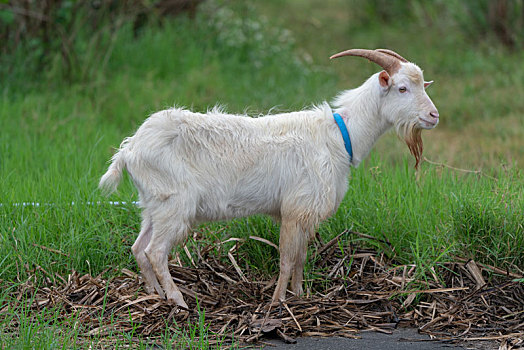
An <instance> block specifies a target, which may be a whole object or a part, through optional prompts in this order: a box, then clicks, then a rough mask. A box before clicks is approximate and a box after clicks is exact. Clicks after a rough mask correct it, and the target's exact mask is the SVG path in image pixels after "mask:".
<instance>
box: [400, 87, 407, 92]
mask: <svg viewBox="0 0 524 350" xmlns="http://www.w3.org/2000/svg"><path fill="white" fill-rule="evenodd" d="M398 91H400V92H401V93H404V92H406V91H408V89H407V88H406V87H405V86H402V87H399V88H398Z"/></svg>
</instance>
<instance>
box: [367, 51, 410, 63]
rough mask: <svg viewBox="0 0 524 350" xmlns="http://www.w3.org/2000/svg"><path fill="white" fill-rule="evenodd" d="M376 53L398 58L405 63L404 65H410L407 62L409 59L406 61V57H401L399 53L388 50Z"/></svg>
mask: <svg viewBox="0 0 524 350" xmlns="http://www.w3.org/2000/svg"><path fill="white" fill-rule="evenodd" d="M375 51H378V52H382V53H385V54H386V55H390V56H393V57H396V58H398V59H399V60H401V61H402V62H404V63H408V60H407V59H405V58H404V57H402V56H400V55H399V54H398V53H396V52H395V51H392V50H388V49H376V50H375Z"/></svg>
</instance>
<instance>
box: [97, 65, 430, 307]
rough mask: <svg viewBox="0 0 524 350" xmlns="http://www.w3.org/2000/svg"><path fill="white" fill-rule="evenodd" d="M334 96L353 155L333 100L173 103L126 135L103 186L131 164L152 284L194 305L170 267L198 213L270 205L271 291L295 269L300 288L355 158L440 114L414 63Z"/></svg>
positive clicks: (232, 214)
mask: <svg viewBox="0 0 524 350" xmlns="http://www.w3.org/2000/svg"><path fill="white" fill-rule="evenodd" d="M334 106H335V109H334V111H335V112H338V113H339V114H340V115H341V116H342V117H343V119H344V122H345V123H346V125H347V126H348V130H349V135H350V138H351V142H352V145H353V152H354V156H353V159H352V161H351V164H350V160H349V156H348V154H347V152H346V150H345V147H344V141H343V139H342V136H341V134H340V130H339V129H338V126H337V125H336V123H335V122H334V119H333V110H332V109H331V108H330V106H329V105H328V104H327V103H324V104H322V105H320V106H317V107H314V108H312V109H310V110H304V111H300V112H293V113H283V114H276V115H268V116H264V117H259V118H251V117H248V116H245V115H231V114H225V113H224V112H222V111H221V110H220V109H218V108H215V109H213V110H211V111H209V112H208V113H205V114H202V113H194V112H191V111H189V110H186V109H182V108H173V109H169V110H165V111H161V112H158V113H155V114H153V115H152V116H150V117H149V118H148V119H147V120H146V121H145V122H144V123H143V124H142V126H141V127H140V128H139V129H138V131H137V132H136V134H135V135H134V136H132V137H130V138H126V139H125V140H124V141H123V142H122V144H121V146H120V149H119V151H118V152H117V153H116V154H115V155H114V156H113V158H112V164H111V165H110V166H109V169H108V171H107V173H106V174H105V175H104V176H103V177H102V179H101V180H100V187H101V188H105V189H106V190H107V191H108V192H112V191H114V190H115V189H116V187H117V185H118V182H119V181H120V178H121V174H122V170H123V169H124V168H126V169H127V171H128V173H129V174H130V176H131V178H132V179H133V182H134V184H135V185H136V187H137V189H138V192H139V195H140V203H141V206H142V207H143V213H142V216H143V223H142V229H141V232H140V234H139V237H138V239H137V241H136V242H135V244H134V245H133V248H132V250H133V253H134V254H135V257H136V259H137V262H138V265H139V267H140V269H141V271H142V274H143V277H144V280H145V284H146V287H147V288H148V289H149V291H151V292H153V291H156V292H157V293H159V294H160V295H162V296H165V297H167V298H168V299H170V300H173V301H174V302H175V303H177V304H178V305H180V306H183V307H187V304H186V303H185V301H184V299H183V297H182V294H181V293H180V291H179V289H178V288H177V286H176V285H175V283H174V282H173V279H172V278H171V276H170V274H169V271H168V268H167V266H168V265H167V256H168V254H169V251H170V250H171V248H172V247H173V246H175V245H177V244H180V243H181V242H183V241H184V240H185V239H186V236H187V233H188V231H189V229H190V227H191V226H194V225H196V224H198V223H200V222H203V221H211V220H224V219H231V218H236V217H243V216H248V215H253V214H267V215H271V216H273V217H274V218H275V219H276V220H278V221H280V222H281V234H280V276H279V280H278V283H277V287H276V289H275V292H274V295H273V299H274V300H284V299H285V295H286V290H287V285H288V282H289V279H290V278H291V276H292V280H291V289H292V291H293V292H294V293H295V294H297V295H300V294H302V279H303V270H304V263H305V259H306V253H307V243H308V241H309V239H310V238H311V237H312V236H313V235H314V233H315V229H316V227H317V225H318V223H319V222H320V221H322V220H324V219H326V218H327V217H329V216H330V215H332V214H333V213H334V212H335V211H336V210H337V208H338V206H339V204H340V202H341V201H342V199H343V197H344V194H345V193H346V191H347V187H348V183H347V178H348V174H349V171H350V165H353V166H358V164H359V163H360V162H361V161H362V159H364V158H365V157H366V156H367V155H368V153H369V152H370V150H371V148H372V146H373V144H374V143H375V142H376V140H377V139H378V138H379V137H380V136H381V135H382V134H383V133H384V132H385V131H386V130H388V129H389V128H390V127H392V126H395V127H396V129H397V131H398V132H399V135H401V136H402V137H404V138H405V139H406V142H407V143H408V146H409V145H410V143H411V144H415V145H416V144H417V142H419V141H418V139H416V137H415V140H414V139H413V138H414V136H412V135H413V134H416V133H417V132H419V130H420V129H421V128H432V127H434V126H435V125H436V123H437V121H438V119H437V120H435V119H434V118H433V119H432V118H431V117H430V116H434V115H435V113H436V115H437V116H438V113H437V112H436V109H435V106H434V105H433V103H432V102H431V100H430V99H429V97H428V96H427V94H426V93H425V91H424V80H423V78H422V71H421V70H420V68H418V67H417V66H416V65H414V64H412V63H402V68H401V69H400V71H399V72H398V73H396V74H394V75H393V76H391V77H390V76H389V75H388V74H387V73H386V72H384V71H383V72H380V73H377V74H374V75H373V76H371V77H370V78H369V79H368V80H367V81H366V82H365V83H364V84H363V85H361V86H360V87H358V88H356V89H353V90H348V91H345V92H343V93H341V94H340V95H339V96H338V97H337V98H336V99H335V102H334ZM432 113H433V114H432ZM420 142H421V141H420ZM412 147H415V146H410V149H412ZM420 147H421V146H420ZM420 151H421V148H420ZM412 152H413V151H412ZM414 154H415V156H417V155H416V153H414ZM419 156H420V155H419Z"/></svg>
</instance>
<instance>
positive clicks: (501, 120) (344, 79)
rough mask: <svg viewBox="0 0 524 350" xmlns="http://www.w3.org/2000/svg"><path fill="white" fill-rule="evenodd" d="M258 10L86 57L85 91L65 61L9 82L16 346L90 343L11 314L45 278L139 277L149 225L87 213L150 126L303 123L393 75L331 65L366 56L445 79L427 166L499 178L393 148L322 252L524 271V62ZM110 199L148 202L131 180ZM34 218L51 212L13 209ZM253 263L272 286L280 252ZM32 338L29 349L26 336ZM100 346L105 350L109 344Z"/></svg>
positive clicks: (173, 26) (432, 33)
mask: <svg viewBox="0 0 524 350" xmlns="http://www.w3.org/2000/svg"><path fill="white" fill-rule="evenodd" d="M333 3H334V4H338V5H340V4H341V2H340V1H333ZM245 6H247V5H243V4H240V3H233V4H232V5H231V7H225V8H224V9H223V10H224V11H223V12H218V14H213V13H214V12H213V11H210V12H209V13H207V12H206V11H203V13H202V14H200V16H199V17H198V18H197V19H196V22H192V21H189V20H187V19H184V18H177V19H175V20H174V21H173V22H170V23H166V24H165V25H164V26H163V27H162V28H155V27H149V28H147V29H146V30H145V32H144V33H143V35H142V36H141V37H140V38H138V39H133V38H132V35H131V30H130V28H129V27H124V28H123V29H122V30H121V31H119V32H118V36H117V37H116V40H115V41H114V44H113V46H112V47H111V50H112V51H111V55H110V56H108V60H107V61H106V62H105V63H104V64H100V65H98V62H96V61H95V60H93V59H92V58H90V57H86V58H85V60H86V61H85V62H84V64H85V66H84V67H83V68H82V69H83V70H84V71H86V72H88V73H89V74H87V73H82V74H78V77H80V78H78V79H77V80H75V81H74V82H73V83H68V82H66V81H65V80H63V79H61V78H60V77H61V73H60V66H59V61H55V64H54V66H53V67H51V68H50V69H49V70H48V71H45V72H42V73H40V74H34V73H32V72H31V71H30V70H29V69H25V68H24V65H22V64H20V63H16V59H19V58H20V56H16V57H15V58H13V61H12V62H11V63H12V64H13V67H15V68H16V69H13V70H11V71H10V73H9V74H7V73H5V71H2V72H3V73H2V74H4V75H3V77H5V78H6V79H3V81H5V84H3V85H2V91H1V95H0V125H1V129H0V130H1V131H0V179H2V181H1V182H0V202H1V203H2V206H0V257H1V258H0V285H1V286H2V292H1V293H0V308H2V307H4V306H6V307H7V309H6V310H7V311H6V312H4V313H2V315H0V320H1V321H0V324H1V326H0V329H2V331H1V332H2V333H1V335H0V347H2V348H13V347H15V348H34V347H36V348H40V347H42V348H70V347H71V346H72V345H73V344H75V343H77V342H78V337H79V334H80V332H82V331H83V330H81V329H78V328H75V327H72V326H71V325H72V324H74V320H69V321H67V322H62V323H58V322H55V320H56V317H57V313H59V312H60V310H58V309H56V310H55V309H53V310H43V311H42V312H41V313H39V314H30V313H29V311H28V310H26V309H24V308H23V307H22V306H21V305H19V304H18V303H16V302H15V301H14V300H13V299H12V297H11V296H10V291H11V289H10V288H14V287H13V286H16V285H18V284H19V283H22V282H24V281H25V280H26V279H27V278H28V275H29V274H30V272H31V271H34V270H35V268H37V267H40V268H42V269H43V270H45V271H47V272H48V273H49V274H50V275H54V273H59V274H67V273H68V272H69V271H71V269H75V270H77V271H80V272H90V273H92V274H98V273H100V272H101V271H103V270H104V269H106V268H108V267H115V268H117V269H118V268H121V267H126V268H131V269H134V270H136V263H135V262H134V259H133V257H132V254H131V252H130V246H131V245H132V244H133V241H134V239H135V238H136V235H137V232H138V230H139V224H140V218H139V210H138V209H137V208H136V207H135V206H133V205H131V204H129V205H123V206H110V205H107V204H100V205H98V204H94V205H93V204H87V202H97V201H104V200H106V199H105V198H103V197H102V196H101V194H100V193H99V192H98V190H97V188H96V186H97V182H98V179H99V177H100V176H101V175H102V174H103V173H104V172H105V168H106V166H107V160H108V159H109V158H110V156H111V155H112V153H113V149H114V147H117V146H118V145H119V143H120V142H121V140H122V139H123V138H124V137H125V136H129V135H130V134H131V133H132V132H133V131H134V130H135V129H136V128H137V127H138V125H140V123H141V122H142V121H143V120H144V119H145V117H146V116H147V115H148V114H150V113H152V112H154V111H156V110H159V109H163V108H166V107H170V106H173V105H175V104H176V105H184V106H188V107H191V108H193V109H195V110H199V111H205V110H206V109H207V108H209V107H212V106H213V105H214V104H215V103H220V104H222V105H224V106H226V109H227V110H228V111H231V112H244V111H247V112H248V113H249V114H253V115H256V114H258V113H264V112H267V111H268V110H269V109H271V108H272V107H274V106H277V108H276V109H277V110H282V111H287V110H293V109H299V108H304V107H307V106H309V105H311V104H312V103H317V102H320V101H322V100H324V99H330V98H332V97H333V96H334V95H335V94H336V92H337V91H338V90H340V89H344V88H350V87H356V86H357V85H358V84H360V83H361V82H363V81H364V79H366V78H367V77H368V76H369V75H370V74H372V73H374V72H375V71H377V67H376V66H374V65H372V64H368V63H366V62H365V61H363V60H358V59H347V60H345V61H342V60H341V61H338V60H337V61H333V62H329V60H328V59H327V57H329V55H330V54H332V53H334V52H337V51H340V50H342V49H346V48H349V47H379V46H386V47H390V48H394V49H395V50H398V52H400V53H401V54H403V55H404V56H406V57H408V58H413V59H414V60H415V61H416V62H418V63H419V64H420V65H421V66H422V67H423V68H424V69H425V74H426V77H427V78H428V79H434V80H435V81H436V83H435V85H434V86H433V87H431V90H430V91H429V93H430V95H431V97H432V98H433V100H434V102H435V104H436V105H437V107H438V108H439V111H440V114H441V116H442V123H441V125H439V127H438V128H437V129H436V130H434V131H431V132H428V133H425V134H424V138H425V146H426V150H425V155H426V156H427V157H428V158H430V159H432V160H435V161H438V162H443V163H446V164H449V165H453V166H455V167H466V168H467V167H471V168H472V169H474V170H477V169H480V170H482V172H483V173H484V174H486V175H489V176H490V177H488V176H483V175H480V174H473V173H463V172H460V171H456V170H451V169H448V168H445V167H440V166H437V165H431V164H428V163H424V164H423V165H422V169H421V172H420V174H419V178H418V180H417V176H416V174H415V171H414V170H413V168H412V167H413V161H412V160H411V159H410V158H409V156H408V152H407V149H406V147H405V146H404V145H403V144H402V142H400V141H399V140H398V139H397V138H396V136H394V135H387V136H385V137H384V138H383V139H382V140H381V141H380V142H379V143H378V145H377V147H376V150H375V151H374V152H373V153H372V155H371V156H370V158H369V159H368V160H367V161H366V162H364V164H362V165H361V166H360V167H359V168H358V169H355V170H354V171H353V172H352V175H351V179H350V187H349V191H348V193H347V195H346V198H345V199H344V201H343V203H342V205H341V207H340V209H339V210H338V212H337V213H336V215H334V216H333V217H332V218H331V219H329V220H328V221H327V222H325V223H323V224H322V225H321V226H320V228H319V232H320V235H321V237H322V239H323V240H324V241H327V240H329V239H330V238H332V237H334V236H335V235H337V234H338V233H340V232H341V231H342V230H344V229H351V230H354V231H359V232H362V233H366V234H369V235H372V236H374V237H377V238H380V239H386V240H388V241H389V242H391V244H392V246H391V247H389V246H384V245H381V244H379V243H377V241H374V240H363V241H362V242H361V244H364V245H370V246H375V247H376V248H377V249H379V250H383V251H384V252H385V253H386V254H387V255H389V256H391V257H394V258H395V259H396V261H398V262H400V263H415V264H417V265H418V266H419V267H420V269H419V271H425V270H426V271H427V269H428V268H431V267H432V266H435V264H437V263H439V262H442V261H447V260H452V259H453V258H454V257H455V256H461V257H466V258H474V259H475V260H477V261H480V262H484V263H488V264H491V265H495V266H497V267H500V268H504V269H506V268H507V269H510V270H516V269H520V270H521V271H522V269H524V263H523V262H524V228H523V223H524V211H523V210H522V208H524V194H523V191H522V188H524V178H523V174H522V168H521V166H522V164H523V163H522V162H523V160H524V149H523V143H522V139H524V130H523V128H522V126H521V123H522V115H523V113H524V104H523V103H524V102H523V101H524V100H523V99H521V98H516V97H518V96H522V95H523V93H524V83H523V82H524V69H523V67H522V60H523V58H524V56H523V53H522V51H519V52H516V53H511V54H510V53H508V52H506V51H504V50H503V49H502V48H500V47H489V48H488V47H484V46H483V45H477V46H471V45H469V43H468V41H467V40H466V39H465V38H463V37H461V36H460V35H459V34H457V33H456V32H455V31H454V29H453V28H448V27H445V26H443V27H442V28H440V27H439V28H431V29H432V30H421V28H420V25H419V24H416V23H415V24H413V23H412V24H409V26H407V28H405V27H401V26H399V25H391V26H389V27H388V30H387V31H386V30H384V29H383V28H381V27H379V26H377V25H373V24H372V25H369V26H362V27H361V28H358V29H357V28H355V26H352V25H351V19H352V14H351V11H350V10H349V8H347V7H345V6H343V5H341V6H340V7H338V9H339V10H338V11H334V10H333V7H332V6H324V5H322V4H321V3H320V2H318V1H313V0H312V1H309V2H307V3H304V2H302V1H300V2H298V1H289V2H286V3H285V4H283V5H280V2H278V3H277V2H274V1H270V2H267V3H264V5H261V4H257V6H256V7H255V8H251V7H249V6H247V7H245ZM230 8H232V12H231V11H229V10H228V9H230ZM335 8H337V7H335ZM340 9H342V10H340ZM261 13H262V14H266V15H267V16H268V18H276V19H275V20H274V21H273V22H269V23H268V22H266V21H265V20H263V19H259V17H260V14H261ZM275 13H278V14H279V16H275V15H274V14H275ZM241 14H242V15H241ZM272 15H273V16H272ZM242 18H243V19H244V20H243V21H242V20H241V19H242ZM224 23H227V24H228V26H227V28H226V27H224ZM256 23H258V24H256ZM257 26H260V28H259V27H257ZM281 27H285V28H288V29H290V30H291V33H289V32H287V31H284V30H281V29H280V28H281ZM259 34H263V35H262V37H260V35H259ZM292 38H295V39H294V40H292ZM17 55H20V53H18V54H17ZM90 59H91V61H90ZM5 74H7V75H5ZM492 177H494V178H495V179H493V178H492ZM110 199H111V200H121V201H127V202H131V201H133V200H136V199H137V196H136V192H135V190H134V189H133V186H132V185H131V183H130V181H129V179H128V178H127V177H126V181H124V182H123V184H122V185H121V187H120V189H119V192H118V193H117V194H115V195H114V196H112V197H111V198H110ZM20 202H39V203H42V205H41V206H39V207H34V206H25V207H23V206H15V205H14V203H20ZM72 202H74V204H71V203H72ZM198 231H200V232H201V233H202V236H204V238H203V239H206V240H209V241H210V242H213V241H216V240H225V239H227V238H229V237H240V238H246V237H248V236H249V235H256V236H260V237H263V238H266V239H268V240H270V241H272V242H275V243H278V226H277V225H276V224H275V223H273V222H272V221H271V220H270V219H269V218H266V217H259V216H256V217H252V218H246V219H239V220H234V221H231V222H227V223H211V224H209V225H204V226H202V227H200V228H198ZM345 239H347V240H351V241H353V242H355V241H357V240H362V239H360V238H358V237H355V236H348V237H345ZM190 244H193V243H192V242H190ZM231 244H233V243H231ZM226 248H227V246H226ZM49 249H54V250H56V251H58V252H59V253H58V252H56V251H55V252H53V251H50V250H49ZM239 249H240V251H239V254H240V256H242V257H243V260H244V261H242V262H240V261H239V263H240V264H245V265H248V266H250V267H251V268H253V269H256V270H258V271H259V272H260V274H261V275H265V276H269V275H271V274H274V273H276V272H277V269H278V254H277V251H276V250H275V249H274V248H272V247H270V246H268V245H266V244H264V243H260V242H257V241H254V240H246V242H245V243H244V244H243V245H241V246H240V248H239ZM221 252H222V253H223V250H222V251H221ZM221 252H220V251H219V250H218V249H217V250H216V253H217V254H221ZM181 256H182V258H184V254H181ZM186 263H187V261H186ZM312 266H313V265H312V263H311V262H309V263H308V266H306V273H307V276H306V277H307V278H314V277H315V271H314V270H313V268H312ZM37 270H38V269H37ZM40 271H41V270H40ZM37 273H42V272H37ZM8 315H10V316H8ZM15 322H17V324H19V326H18V328H17V329H18V334H12V333H10V329H11V328H10V327H12V325H13V324H14V323H15ZM10 325H11V326H10ZM193 326H194V327H193V328H191V327H190V328H189V331H188V333H184V334H173V333H171V332H169V331H168V330H167V328H166V334H165V344H170V342H171V340H172V339H174V338H177V337H182V338H183V339H185V340H187V342H188V344H198V341H199V340H198V339H195V338H198V337H197V336H196V335H197V334H204V333H205V322H204V321H203V320H201V324H199V325H193ZM181 332H182V331H181ZM191 332H193V333H191ZM57 334H58V336H57ZM117 336H118V337H120V338H121V339H122V340H121V343H119V346H122V347H124V346H125V345H126V344H131V343H133V342H135V341H136V339H139V343H138V344H139V347H146V345H147V339H141V338H139V335H133V334H132V333H126V334H119V335H115V337H117ZM137 337H138V338H137ZM126 339H127V340H126ZM203 339H204V340H205V338H203ZM101 341H103V339H99V338H96V337H94V338H93V339H92V342H93V344H94V346H97V344H98V345H99V344H100V343H97V342H101ZM195 342H196V343H195ZM77 345H78V346H79V347H81V346H82V345H79V344H77ZM135 345H136V344H135ZM204 346H205V344H204Z"/></svg>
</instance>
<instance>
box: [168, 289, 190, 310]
mask: <svg viewBox="0 0 524 350" xmlns="http://www.w3.org/2000/svg"><path fill="white" fill-rule="evenodd" d="M167 301H168V302H169V303H173V304H175V305H178V306H180V308H182V309H184V310H189V307H188V306H187V304H186V302H185V300H184V297H182V293H180V292H177V293H174V295H171V296H168V297H167Z"/></svg>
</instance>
